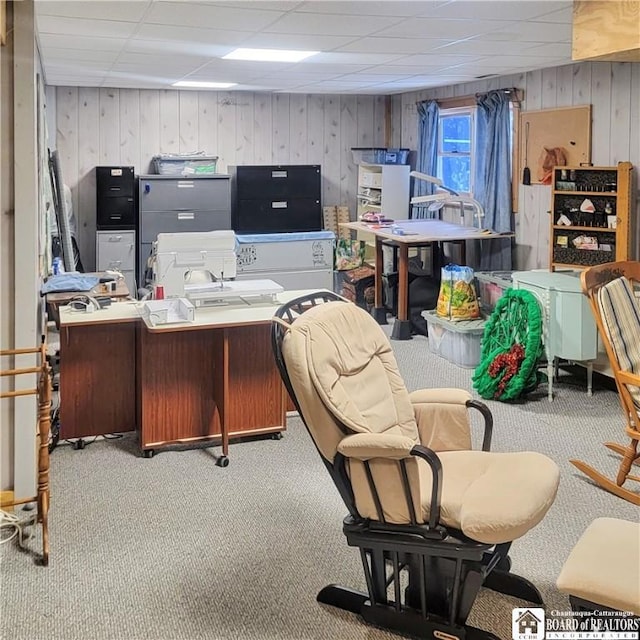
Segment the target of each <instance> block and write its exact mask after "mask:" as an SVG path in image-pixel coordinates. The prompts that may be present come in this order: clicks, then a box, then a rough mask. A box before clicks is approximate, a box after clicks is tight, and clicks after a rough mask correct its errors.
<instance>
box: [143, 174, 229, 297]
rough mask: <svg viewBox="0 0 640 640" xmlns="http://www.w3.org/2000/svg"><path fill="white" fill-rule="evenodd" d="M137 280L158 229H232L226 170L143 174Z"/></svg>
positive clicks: (168, 231)
mask: <svg viewBox="0 0 640 640" xmlns="http://www.w3.org/2000/svg"><path fill="white" fill-rule="evenodd" d="M138 191H139V199H138V203H139V204H138V281H139V282H140V283H142V284H143V285H144V271H145V267H146V263H147V259H148V257H149V255H150V253H151V245H152V243H153V242H155V240H156V238H157V236H158V234H159V233H179V232H183V231H217V230H219V229H231V186H230V177H229V176H228V175H225V174H211V175H202V176H189V177H176V176H166V175H147V176H140V178H139V181H138Z"/></svg>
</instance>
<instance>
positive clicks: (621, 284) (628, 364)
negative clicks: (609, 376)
mask: <svg viewBox="0 0 640 640" xmlns="http://www.w3.org/2000/svg"><path fill="white" fill-rule="evenodd" d="M598 304H599V305H600V314H601V316H602V324H603V325H604V329H605V331H606V332H607V336H608V337H609V342H611V346H612V348H613V351H614V353H615V355H616V359H617V360H618V366H619V367H620V370H621V371H627V372H629V373H635V374H640V308H639V307H638V302H637V300H636V297H635V295H634V293H633V287H632V286H631V283H630V282H629V280H628V279H627V278H624V277H622V278H616V279H615V280H612V281H611V282H608V283H607V284H606V285H604V286H603V287H601V288H600V290H599V291H598ZM629 393H630V394H631V397H632V398H633V402H634V403H635V405H636V407H640V389H639V388H638V387H634V386H631V385H629Z"/></svg>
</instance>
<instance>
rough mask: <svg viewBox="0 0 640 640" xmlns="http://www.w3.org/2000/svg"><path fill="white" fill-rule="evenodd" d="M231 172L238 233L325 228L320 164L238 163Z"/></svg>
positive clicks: (234, 225)
mask: <svg viewBox="0 0 640 640" xmlns="http://www.w3.org/2000/svg"><path fill="white" fill-rule="evenodd" d="M229 173H230V174H231V202H232V213H233V215H232V227H233V230H234V231H235V232H236V233H286V232H294V231H320V230H321V229H322V206H321V190H322V184H321V175H320V165H315V164H314V165H264V166H261V165H239V166H235V167H229Z"/></svg>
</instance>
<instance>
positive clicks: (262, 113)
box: [252, 93, 273, 164]
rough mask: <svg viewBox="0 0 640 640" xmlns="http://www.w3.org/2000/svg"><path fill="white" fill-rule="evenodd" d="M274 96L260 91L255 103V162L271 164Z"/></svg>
mask: <svg viewBox="0 0 640 640" xmlns="http://www.w3.org/2000/svg"><path fill="white" fill-rule="evenodd" d="M271 104H272V98H271V94H269V93H258V94H256V95H255V97H254V103H253V135H254V142H253V153H254V158H253V160H252V162H255V164H271V162H272V155H273V117H272V115H271Z"/></svg>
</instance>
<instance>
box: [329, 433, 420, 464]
mask: <svg viewBox="0 0 640 640" xmlns="http://www.w3.org/2000/svg"><path fill="white" fill-rule="evenodd" d="M414 445H415V441H414V440H412V439H411V438H408V437H407V436H399V435H391V434H384V433H354V434H352V435H350V436H346V437H345V438H342V440H340V443H339V444H338V453H341V454H342V455H343V456H344V457H345V458H356V459H357V460H362V461H365V460H371V459H372V458H387V459H388V460H402V459H403V458H408V457H409V456H410V455H411V449H412V448H413V447H414Z"/></svg>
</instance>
